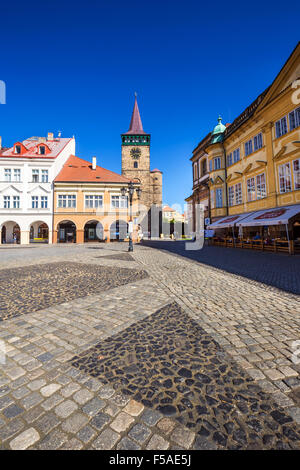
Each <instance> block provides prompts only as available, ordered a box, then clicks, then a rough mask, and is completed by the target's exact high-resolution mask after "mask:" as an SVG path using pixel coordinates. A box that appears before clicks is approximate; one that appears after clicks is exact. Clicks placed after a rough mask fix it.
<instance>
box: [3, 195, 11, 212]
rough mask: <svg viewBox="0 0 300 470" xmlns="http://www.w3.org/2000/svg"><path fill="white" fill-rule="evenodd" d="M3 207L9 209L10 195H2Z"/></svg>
mask: <svg viewBox="0 0 300 470" xmlns="http://www.w3.org/2000/svg"><path fill="white" fill-rule="evenodd" d="M3 202H4V204H3V207H4V209H10V196H4V197H3Z"/></svg>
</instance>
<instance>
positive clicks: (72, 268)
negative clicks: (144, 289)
mask: <svg viewBox="0 0 300 470" xmlns="http://www.w3.org/2000/svg"><path fill="white" fill-rule="evenodd" d="M146 277H148V274H147V273H146V271H142V270H138V269H127V268H118V267H110V266H95V265H91V264H81V263H69V262H67V263H60V262H58V263H49V264H40V265H34V266H28V267H22V268H15V269H1V270H0V321H2V320H6V319H7V318H11V317H15V316H18V315H22V314H25V313H30V312H36V311H37V310H41V309H43V308H46V307H50V306H51V305H54V304H60V303H64V302H68V301H70V300H73V299H76V298H79V297H84V296H86V295H89V294H95V293H101V292H102V291H103V290H107V289H112V288H114V287H118V286H122V285H124V284H128V283H129V282H135V281H138V280H140V279H145V278H146Z"/></svg>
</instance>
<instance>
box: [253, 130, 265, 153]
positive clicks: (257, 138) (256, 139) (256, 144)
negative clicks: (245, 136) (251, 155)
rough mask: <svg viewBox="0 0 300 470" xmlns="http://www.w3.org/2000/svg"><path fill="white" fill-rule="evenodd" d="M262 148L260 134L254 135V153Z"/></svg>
mask: <svg viewBox="0 0 300 470" xmlns="http://www.w3.org/2000/svg"><path fill="white" fill-rule="evenodd" d="M262 146H263V143H262V133H261V132H260V133H259V134H257V135H255V136H254V137H253V147H254V152H255V151H256V150H259V149H261V148H262Z"/></svg>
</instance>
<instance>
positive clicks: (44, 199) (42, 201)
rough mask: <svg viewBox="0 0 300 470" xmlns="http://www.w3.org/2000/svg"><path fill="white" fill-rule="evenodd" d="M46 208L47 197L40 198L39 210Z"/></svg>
mask: <svg viewBox="0 0 300 470" xmlns="http://www.w3.org/2000/svg"><path fill="white" fill-rule="evenodd" d="M47 208H48V196H41V209H47Z"/></svg>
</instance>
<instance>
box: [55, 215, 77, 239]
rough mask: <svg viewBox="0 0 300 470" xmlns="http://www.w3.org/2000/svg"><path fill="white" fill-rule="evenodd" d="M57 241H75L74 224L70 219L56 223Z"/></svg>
mask: <svg viewBox="0 0 300 470" xmlns="http://www.w3.org/2000/svg"><path fill="white" fill-rule="evenodd" d="M57 243H76V225H75V224H74V222H72V221H71V220H63V221H61V222H59V223H58V224H57Z"/></svg>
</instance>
